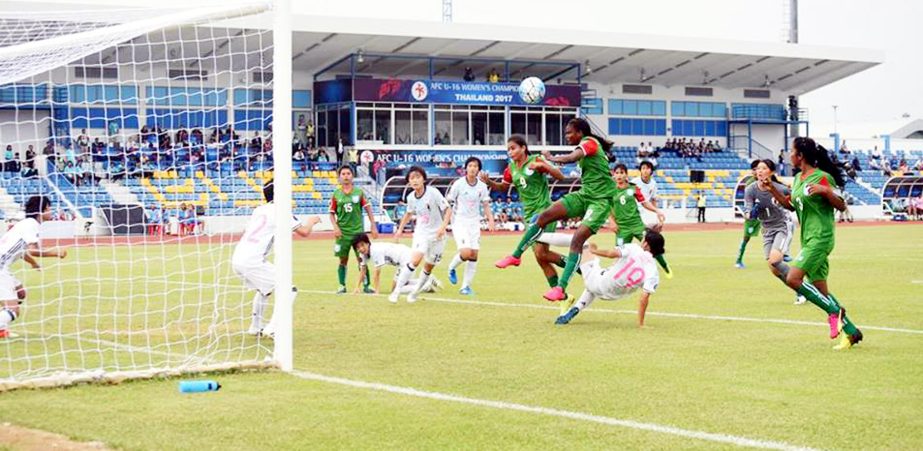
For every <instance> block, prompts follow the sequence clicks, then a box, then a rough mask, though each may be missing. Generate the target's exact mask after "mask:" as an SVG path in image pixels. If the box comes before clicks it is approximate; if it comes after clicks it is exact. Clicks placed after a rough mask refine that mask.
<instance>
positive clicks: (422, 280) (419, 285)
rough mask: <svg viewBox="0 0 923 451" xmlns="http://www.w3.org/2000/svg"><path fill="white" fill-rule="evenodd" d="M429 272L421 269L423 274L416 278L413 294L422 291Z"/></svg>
mask: <svg viewBox="0 0 923 451" xmlns="http://www.w3.org/2000/svg"><path fill="white" fill-rule="evenodd" d="M429 274H430V273H428V272H426V270H424V271H423V274H421V275H420V278H419V279H417V284H416V286H414V288H413V293H414V294H420V293H421V292H422V291H423V286H424V285H426V282H428V281H429Z"/></svg>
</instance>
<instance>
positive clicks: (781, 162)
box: [776, 149, 785, 177]
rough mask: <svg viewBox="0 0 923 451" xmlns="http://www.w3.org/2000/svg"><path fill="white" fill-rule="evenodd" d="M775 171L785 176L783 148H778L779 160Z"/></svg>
mask: <svg viewBox="0 0 923 451" xmlns="http://www.w3.org/2000/svg"><path fill="white" fill-rule="evenodd" d="M776 169H777V170H776V173H778V174H779V175H780V176H783V177H784V176H785V149H780V150H779V160H778V163H776Z"/></svg>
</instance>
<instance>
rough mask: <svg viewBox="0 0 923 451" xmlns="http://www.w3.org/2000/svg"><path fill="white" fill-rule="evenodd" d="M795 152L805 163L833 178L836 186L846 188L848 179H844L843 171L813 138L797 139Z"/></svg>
mask: <svg viewBox="0 0 923 451" xmlns="http://www.w3.org/2000/svg"><path fill="white" fill-rule="evenodd" d="M795 150H797V151H798V153H800V154H801V156H802V158H804V161H806V162H807V163H808V164H809V165H811V166H813V167H815V168H817V169H820V170H821V171H824V172H826V173H828V174H830V175H831V176H832V177H833V181H834V182H835V183H836V186H837V187H839V188H842V187H844V186H846V178H845V177H843V171H842V170H841V169H840V168H839V167H838V166H837V165H836V164H834V163H833V160H831V159H830V153H829V152H827V149H825V148H824V146H821V145H818V144H817V143H815V142H814V140H813V139H811V138H802V137H799V138H795Z"/></svg>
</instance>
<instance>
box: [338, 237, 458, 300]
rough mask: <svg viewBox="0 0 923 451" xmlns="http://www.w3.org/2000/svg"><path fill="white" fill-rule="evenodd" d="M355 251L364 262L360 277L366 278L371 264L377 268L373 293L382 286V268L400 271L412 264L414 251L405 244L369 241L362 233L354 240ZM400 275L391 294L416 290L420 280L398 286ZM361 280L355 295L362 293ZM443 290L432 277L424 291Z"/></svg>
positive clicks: (424, 286) (409, 281) (396, 274)
mask: <svg viewBox="0 0 923 451" xmlns="http://www.w3.org/2000/svg"><path fill="white" fill-rule="evenodd" d="M352 247H353V249H355V251H356V255H358V256H359V258H360V260H361V261H362V269H360V275H361V276H363V277H364V276H365V272H366V271H368V266H369V263H371V265H372V266H374V267H375V270H374V271H373V274H374V275H373V276H372V292H373V293H379V288H380V286H381V267H382V266H385V265H390V266H396V267H397V268H398V271H400V268H402V267H404V266H407V264H408V263H410V262H411V259H412V254H413V251H411V249H410V248H409V247H407V246H405V245H403V244H400V243H384V242H380V241H376V242H374V243H373V242H372V241H371V240H369V236H368V235H366V234H364V233H360V234H359V235H357V236H356V237H355V238H353V246H352ZM398 275H399V273H395V274H394V280H393V281H392V283H391V292H392V293H394V292H398V293H400V294H408V293H411V292H412V291H413V290H414V288H416V286H417V283H419V280H417V279H410V280H408V281H407V282H406V283H405V284H404V285H402V286H400V287H398V286H397V278H398ZM361 280H362V278H360V282H359V286H357V287H356V291H354V293H360V289H361V286H362V282H361ZM439 288H442V283H441V282H439V279H437V278H436V277H435V276H433V277H430V279H429V282H427V283H426V284H424V285H423V291H424V292H427V293H432V292H435V291H436V290H437V289H439Z"/></svg>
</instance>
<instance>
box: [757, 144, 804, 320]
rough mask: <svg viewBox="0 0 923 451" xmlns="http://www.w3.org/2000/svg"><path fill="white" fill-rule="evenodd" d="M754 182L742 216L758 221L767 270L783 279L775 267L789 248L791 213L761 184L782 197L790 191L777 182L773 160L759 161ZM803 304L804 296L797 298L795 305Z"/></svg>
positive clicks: (792, 232)
mask: <svg viewBox="0 0 923 451" xmlns="http://www.w3.org/2000/svg"><path fill="white" fill-rule="evenodd" d="M755 180H757V181H759V182H760V183H751V184H749V185H747V189H746V191H744V212H747V214H748V220H756V221H759V222H758V224H757V225H756V229H757V230H759V229H762V230H763V254H764V256H765V257H766V262H767V263H769V270H770V271H771V272H772V274H773V275H774V276H776V277H779V278H782V277H783V276H782V273H781V272H780V271H779V269H778V266H779V263H782V262H783V260H784V258H785V256H786V255H787V254H788V248H789V246H790V245H791V244H792V238H793V237H794V236H795V221H794V219H793V218H792V215H791V213H789V212H788V211H787V210H785V209H784V208H782V207H781V206H780V205H779V203H778V202H776V200H775V199H774V198H773V197H772V193H771V192H769V188H766V187H765V185H764V184H763V183H762V182H764V181H765V182H766V183H771V184H772V185H774V186H775V188H776V189H777V190H778V191H779V192H780V193H782V195H784V196H789V195H791V191H790V190H789V189H788V187H787V186H785V185H783V184H782V183H781V182H779V179H777V178H776V164H775V163H774V162H773V161H772V160H768V159H767V160H759V161H758V163H757V166H756V179H755ZM783 282H784V279H783ZM804 302H805V298H804V296H801V295H797V296H796V298H795V304H803V303H804Z"/></svg>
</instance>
